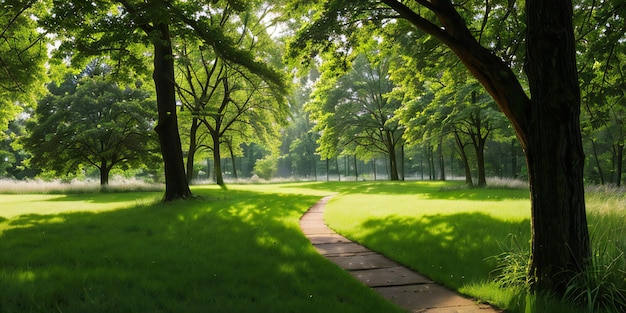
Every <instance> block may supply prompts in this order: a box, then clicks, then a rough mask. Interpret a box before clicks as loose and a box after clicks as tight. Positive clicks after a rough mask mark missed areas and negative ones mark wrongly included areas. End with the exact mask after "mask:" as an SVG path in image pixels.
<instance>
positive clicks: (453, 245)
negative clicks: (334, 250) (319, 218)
mask: <svg viewBox="0 0 626 313" xmlns="http://www.w3.org/2000/svg"><path fill="white" fill-rule="evenodd" d="M317 187H318V188H330V189H331V190H336V191H337V192H339V193H340V194H339V195H337V196H335V197H334V198H333V199H332V200H331V201H330V202H329V204H328V206H327V210H326V216H325V218H326V222H327V223H328V224H329V226H330V227H331V228H333V229H335V230H336V231H337V232H339V233H341V234H343V235H345V236H347V237H349V238H351V239H353V240H356V241H358V242H360V243H362V244H364V245H366V246H368V247H370V248H371V249H373V250H375V251H379V252H381V253H383V254H385V255H387V256H389V257H391V258H393V259H395V260H397V261H399V262H401V263H403V264H405V265H407V266H409V267H411V268H413V269H415V270H417V271H419V272H421V273H423V274H425V275H427V276H429V277H430V278H431V279H434V280H435V281H437V282H440V283H443V284H444V285H446V286H448V287H450V288H453V289H456V290H459V291H460V292H462V293H464V294H467V295H470V296H472V297H475V298H478V299H481V300H484V301H488V302H490V303H492V304H495V305H497V306H499V307H501V308H506V309H507V310H509V311H510V312H523V311H524V309H525V302H526V295H525V294H526V292H525V290H523V289H521V288H519V287H508V288H504V287H502V285H500V284H499V283H497V282H496V281H495V280H496V278H497V277H498V275H500V274H501V273H499V272H498V271H497V270H496V269H497V268H498V267H499V266H500V264H499V262H498V259H497V258H496V257H495V256H499V255H500V256H502V254H503V253H508V252H511V249H513V252H515V251H514V250H516V249H518V250H519V251H517V253H521V258H522V260H521V262H522V263H524V262H527V257H525V256H524V255H528V249H529V246H530V244H529V241H530V201H529V199H528V191H527V190H525V189H510V188H509V189H507V188H500V189H467V188H463V187H462V186H461V185H460V183H457V182H451V183H450V182H448V183H444V182H404V183H383V182H361V183H343V184H337V185H336V186H333V185H332V184H320V185H319V186H317ZM313 188H316V186H313ZM618 194H623V193H618ZM594 197H595V198H594ZM588 198H589V201H588V203H589V204H588V206H589V212H590V213H589V225H590V231H591V234H592V239H593V246H594V251H596V254H597V255H596V258H600V257H602V258H604V259H608V260H611V261H613V260H614V261H613V262H612V263H611V264H612V265H611V266H612V267H613V268H612V269H610V270H608V271H607V270H603V271H602V272H601V273H599V274H594V276H596V277H595V280H596V281H602V278H605V277H606V275H621V277H622V279H623V277H624V270H626V266H624V257H623V254H620V253H621V252H623V251H625V250H624V249H625V248H626V247H624V240H623V238H626V233H625V228H624V226H623V225H624V222H625V221H626V219H625V218H624V208H625V207H626V206H625V205H624V203H626V197H624V196H622V197H621V198H619V199H614V198H611V199H612V200H611V201H607V199H606V198H602V197H600V196H597V195H595V196H594V195H593V194H592V195H591V196H589V197H588ZM620 205H621V206H620ZM615 208H621V209H615ZM620 210H621V211H620ZM607 212H609V213H607ZM607 242H608V243H609V244H608V245H607ZM606 250H610V251H608V252H607V251H606ZM605 252H607V253H605ZM519 258H520V257H518V260H517V261H519ZM514 261H515V260H514ZM602 262H604V263H602ZM602 262H599V263H600V265H599V267H600V268H601V270H602V268H603V267H606V266H605V264H608V263H607V262H606V261H602ZM519 266H520V267H521V268H519V269H518V270H520V271H521V272H522V273H525V270H526V269H525V268H524V266H526V264H520V265H519ZM607 272H608V273H609V274H607ZM582 279H583V280H584V279H586V280H593V279H594V278H588V277H584V278H582ZM619 279H620V278H615V277H614V280H613V281H617V282H619ZM590 288H595V287H593V286H592V287H583V288H582V289H581V290H573V293H574V296H577V297H582V296H584V297H587V296H589V295H588V294H586V292H587V291H588V289H590ZM621 288H622V292H623V290H624V289H623V286H622V287H621ZM581 294H582V295H581ZM610 296H611V295H609V297H610ZM597 297H599V296H597ZM572 298H573V297H572ZM569 300H571V298H570V299H568V301H569ZM610 300H611V299H610V298H609V301H610ZM535 301H537V303H539V305H540V306H542V307H544V308H545V312H577V311H576V310H575V309H574V308H572V307H571V306H569V305H567V304H563V303H558V302H555V301H551V300H549V299H537V300H535ZM593 301H594V302H595V301H597V299H594V300H593ZM566 302H567V301H566ZM569 302H571V301H569ZM579 312H587V311H583V310H581V311H579Z"/></svg>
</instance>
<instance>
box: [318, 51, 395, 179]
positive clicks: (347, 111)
mask: <svg viewBox="0 0 626 313" xmlns="http://www.w3.org/2000/svg"><path fill="white" fill-rule="evenodd" d="M374 53H375V52H366V53H363V54H360V55H359V56H358V57H356V58H355V60H354V62H353V64H352V65H353V67H352V69H351V70H350V71H348V72H347V73H345V74H343V75H340V76H338V77H337V76H336V74H335V73H334V72H333V71H331V70H328V69H325V70H324V71H323V74H322V77H321V78H320V80H318V83H317V85H316V87H315V90H314V92H313V95H312V98H313V100H312V101H311V102H310V103H308V104H307V110H308V111H309V112H310V113H311V119H313V120H314V121H315V123H316V125H315V128H314V130H316V131H318V132H320V134H321V136H320V138H319V140H318V142H319V147H318V152H319V153H320V155H321V156H322V158H325V159H328V158H332V157H336V156H339V155H340V154H342V153H343V154H345V155H351V154H356V155H358V156H359V157H360V158H362V159H365V160H369V159H371V158H372V156H373V155H375V154H377V153H384V154H386V155H387V156H388V159H389V160H390V167H391V168H392V173H391V178H392V180H397V179H398V170H397V161H396V154H395V153H396V150H398V149H399V148H400V147H401V146H402V145H403V144H404V142H403V140H402V134H403V128H402V127H401V126H400V125H399V123H398V121H397V120H395V119H393V115H394V112H395V111H396V110H397V109H398V108H399V107H400V105H401V102H400V101H398V100H397V99H392V98H389V96H388V94H389V93H390V92H391V90H392V89H393V87H394V85H393V83H392V82H391V81H390V79H389V74H388V70H389V63H390V62H391V60H390V59H389V58H381V59H380V60H376V57H375V54H374Z"/></svg>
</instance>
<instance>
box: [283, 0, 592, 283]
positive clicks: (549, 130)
mask: <svg viewBox="0 0 626 313" xmlns="http://www.w3.org/2000/svg"><path fill="white" fill-rule="evenodd" d="M295 2H296V3H299V4H300V3H301V2H306V1H295ZM471 4H475V3H468V5H466V6H455V5H454V4H453V3H452V2H450V1H449V0H430V1H427V0H418V1H398V0H382V1H380V2H379V1H358V2H357V1H347V0H332V1H324V2H323V3H322V4H317V5H316V9H317V10H318V14H317V15H316V16H317V18H315V19H313V20H312V22H311V23H310V24H309V25H308V26H306V27H304V28H303V29H301V30H300V31H299V32H298V35H299V36H298V38H297V39H295V40H294V41H293V42H292V45H291V51H294V53H292V54H291V55H292V56H293V57H294V58H296V57H297V56H298V53H297V51H306V54H307V55H308V54H311V52H313V53H314V54H316V53H317V52H320V51H334V52H341V51H351V50H350V49H349V48H345V46H346V45H351V44H354V43H356V42H357V40H356V39H355V38H357V36H358V34H359V31H362V30H363V29H367V30H366V31H369V32H372V29H373V28H372V27H369V26H374V27H377V28H379V29H384V26H385V25H386V24H389V23H386V22H387V21H388V20H389V19H390V18H393V19H400V20H405V21H407V22H408V23H410V24H411V25H413V26H414V27H415V29H417V30H420V31H423V32H424V33H426V34H427V35H429V36H431V37H433V38H436V39H437V40H439V41H440V42H441V43H442V44H444V45H446V46H447V47H449V48H450V49H451V50H452V51H453V52H454V53H455V54H456V55H457V57H458V58H459V60H460V61H461V62H462V63H463V64H464V65H465V67H466V68H467V69H468V70H469V71H470V73H472V75H473V76H474V77H476V79H477V80H478V81H479V82H480V83H481V84H482V85H483V87H484V88H485V90H486V91H487V92H488V93H489V94H490V95H491V96H492V98H493V99H494V100H495V101H496V103H497V104H498V106H499V107H500V109H501V110H502V112H503V113H504V114H505V115H506V116H507V118H508V119H509V121H510V123H511V124H512V126H513V128H514V129H515V132H516V134H517V137H518V139H519V141H520V143H521V145H522V147H523V149H524V152H525V156H526V162H527V166H528V171H529V180H530V194H531V211H532V214H531V215H532V230H533V232H532V243H531V251H532V252H531V254H532V259H531V264H530V271H529V273H528V274H529V281H530V285H531V290H532V291H534V292H539V293H552V294H557V295H563V294H564V293H565V291H566V289H567V284H568V282H569V281H570V280H571V279H572V278H573V277H574V276H576V275H578V274H579V273H582V272H584V271H585V270H586V268H587V265H588V263H589V259H590V256H591V251H590V243H589V234H588V229H587V220H586V215H585V201H584V198H585V197H584V188H583V164H584V154H583V149H582V140H581V132H580V121H579V116H580V88H579V86H578V78H577V77H578V75H577V71H576V58H575V39H574V28H573V24H572V15H573V11H572V10H573V7H572V3H571V1H569V0H555V1H543V0H527V1H526V2H525V12H526V26H527V31H526V57H525V58H526V60H525V72H526V76H527V79H528V84H529V87H530V88H529V89H530V96H529V95H528V94H526V92H525V90H524V88H523V86H522V83H521V80H520V79H519V78H518V77H517V76H516V73H515V72H514V71H512V69H511V68H512V66H511V65H510V64H508V63H507V62H505V60H506V58H503V57H500V56H498V55H497V54H496V53H495V52H494V51H493V50H492V49H490V48H489V47H491V45H490V43H488V42H487V43H485V45H482V44H481V43H480V38H476V37H475V36H474V33H473V32H472V31H471V30H470V28H472V27H474V28H480V27H484V26H483V25H484V24H485V23H481V22H482V21H483V20H487V19H488V17H489V13H490V9H491V8H492V7H491V6H490V5H489V3H486V5H485V6H482V5H480V6H479V5H471ZM517 5H518V4H517V2H515V1H509V2H508V6H502V8H503V9H504V10H508V11H512V10H514V9H515V10H516V9H517ZM466 8H472V9H475V11H472V10H471V9H467V10H466ZM479 8H482V9H483V10H482V12H480V11H479V10H478V9H479ZM476 13H480V14H476ZM462 14H465V16H463V15H462ZM504 16H505V17H506V16H507V15H504ZM511 16H514V15H511ZM481 17H482V18H481ZM517 31H520V30H519V29H517ZM381 33H383V34H384V32H381ZM350 34H352V35H350ZM337 46H344V48H343V49H338V48H337ZM518 62H519V61H518Z"/></svg>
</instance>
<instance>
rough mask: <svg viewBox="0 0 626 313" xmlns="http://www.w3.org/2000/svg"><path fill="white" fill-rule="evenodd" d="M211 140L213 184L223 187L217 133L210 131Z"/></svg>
mask: <svg viewBox="0 0 626 313" xmlns="http://www.w3.org/2000/svg"><path fill="white" fill-rule="evenodd" d="M218 129H219V128H218ZM211 138H212V139H213V175H215V183H216V184H218V185H220V186H224V176H223V175H222V157H221V153H220V137H219V134H218V133H217V132H215V131H211Z"/></svg>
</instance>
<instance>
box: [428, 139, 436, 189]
mask: <svg viewBox="0 0 626 313" xmlns="http://www.w3.org/2000/svg"><path fill="white" fill-rule="evenodd" d="M428 179H430V180H435V148H433V146H432V145H431V144H428Z"/></svg>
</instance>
